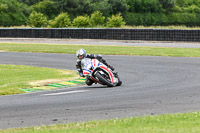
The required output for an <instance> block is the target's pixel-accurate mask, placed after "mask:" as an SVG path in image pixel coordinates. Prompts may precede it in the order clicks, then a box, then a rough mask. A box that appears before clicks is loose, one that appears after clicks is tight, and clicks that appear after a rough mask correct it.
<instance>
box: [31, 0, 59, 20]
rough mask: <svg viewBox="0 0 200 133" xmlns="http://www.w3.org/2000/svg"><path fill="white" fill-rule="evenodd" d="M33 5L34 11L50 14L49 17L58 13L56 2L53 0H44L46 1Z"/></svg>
mask: <svg viewBox="0 0 200 133" xmlns="http://www.w3.org/2000/svg"><path fill="white" fill-rule="evenodd" d="M31 7H32V9H33V11H36V12H40V13H42V14H44V15H46V16H48V18H49V19H52V18H54V17H55V16H57V14H58V10H57V6H56V3H55V2H54V1H51V0H44V1H41V2H38V3H36V4H34V5H32V6H31Z"/></svg>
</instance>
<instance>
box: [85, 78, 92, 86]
mask: <svg viewBox="0 0 200 133" xmlns="http://www.w3.org/2000/svg"><path fill="white" fill-rule="evenodd" d="M85 83H86V84H87V85H88V86H91V85H92V84H93V83H94V81H93V80H91V78H90V76H87V77H86V78H85Z"/></svg>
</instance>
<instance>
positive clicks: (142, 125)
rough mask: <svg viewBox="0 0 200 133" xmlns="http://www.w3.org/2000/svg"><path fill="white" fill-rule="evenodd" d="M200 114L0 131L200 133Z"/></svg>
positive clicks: (11, 132)
mask: <svg viewBox="0 0 200 133" xmlns="http://www.w3.org/2000/svg"><path fill="white" fill-rule="evenodd" d="M199 125H200V112H193V113H185V114H172V115H167V114H165V115H158V116H144V117H133V118H125V119H113V120H105V121H91V122H84V123H70V124H65V125H52V126H41V127H32V128H20V129H7V130H0V132H1V133H199V132H200V126H199Z"/></svg>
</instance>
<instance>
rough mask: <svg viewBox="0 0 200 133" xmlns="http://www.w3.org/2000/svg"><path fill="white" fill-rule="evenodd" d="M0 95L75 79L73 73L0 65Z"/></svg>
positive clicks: (75, 75) (74, 73)
mask: <svg viewBox="0 0 200 133" xmlns="http://www.w3.org/2000/svg"><path fill="white" fill-rule="evenodd" d="M0 77H3V78H0V95H11V94H21V93H24V92H23V91H21V90H20V89H19V88H28V87H34V86H38V85H44V84H47V83H51V82H57V81H63V80H69V79H73V78H77V73H76V72H75V71H67V70H60V69H51V68H41V67H32V66H22V65H0Z"/></svg>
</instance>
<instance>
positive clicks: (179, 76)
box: [0, 39, 200, 129]
mask: <svg viewBox="0 0 200 133" xmlns="http://www.w3.org/2000/svg"><path fill="white" fill-rule="evenodd" d="M15 40H16V39H15ZM4 41H5V40H4ZM9 41H10V40H9ZM73 41H75V40H73ZM78 41H81V40H78ZM90 41H91V40H90ZM0 42H1V41H0ZM96 42H98V41H96ZM31 43H35V42H33V41H31ZM69 43H70V44H71V43H72V42H70V41H69ZM75 43H78V42H77V41H75ZM84 43H86V42H84V41H83V42H81V43H80V44H84ZM91 43H94V41H92V42H91ZM98 43H100V42H98ZM117 43H118V42H117ZM146 43H147V42H146ZM102 44H105V42H102ZM108 44H110V42H109V41H108V43H107V45H108ZM141 44H142V43H141ZM144 45H145V44H144ZM171 45H172V44H171ZM177 45H178V44H177ZM194 45H199V44H194ZM179 46H180V45H179ZM103 57H104V58H105V59H106V60H107V62H108V63H109V64H111V65H113V66H114V67H115V70H116V71H118V72H119V76H120V78H121V80H122V81H123V84H122V86H120V87H112V88H107V87H105V86H101V85H93V86H90V87H88V86H81V87H73V88H63V89H59V90H53V91H43V92H36V93H28V94H20V95H11V96H0V129H6V128H15V127H30V126H39V125H50V124H58V123H59V124H60V123H69V122H82V121H89V120H104V119H115V118H124V117H135V116H144V115H157V114H165V113H182V112H191V111H192V112H193V111H199V110H200V106H199V103H200V82H199V79H200V67H199V66H200V58H189V57H183V58H182V57H154V56H111V55H110V56H103ZM75 62H76V57H75V55H71V54H50V53H17V52H0V64H15V65H30V66H38V67H49V68H58V69H69V70H75Z"/></svg>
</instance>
